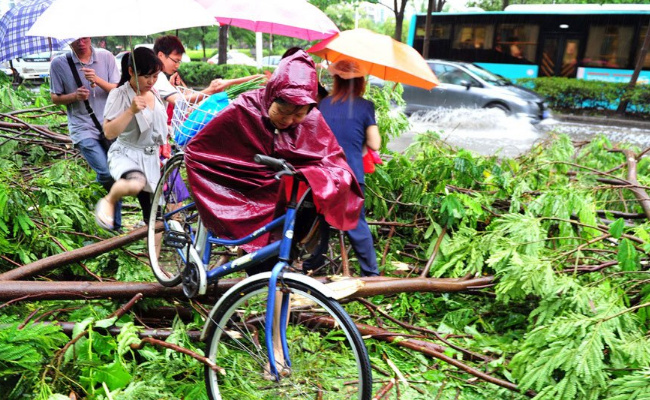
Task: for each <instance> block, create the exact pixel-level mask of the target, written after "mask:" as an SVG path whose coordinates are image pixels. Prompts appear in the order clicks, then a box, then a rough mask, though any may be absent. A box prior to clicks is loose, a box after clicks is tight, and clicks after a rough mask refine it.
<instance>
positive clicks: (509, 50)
mask: <svg viewBox="0 0 650 400" xmlns="http://www.w3.org/2000/svg"><path fill="white" fill-rule="evenodd" d="M538 36H539V25H521V24H500V25H499V26H498V27H497V40H496V45H495V46H494V49H495V50H496V51H498V52H501V53H503V54H504V55H505V58H506V59H508V58H512V59H520V60H526V61H529V62H532V61H534V60H535V53H536V52H537V37H538Z"/></svg>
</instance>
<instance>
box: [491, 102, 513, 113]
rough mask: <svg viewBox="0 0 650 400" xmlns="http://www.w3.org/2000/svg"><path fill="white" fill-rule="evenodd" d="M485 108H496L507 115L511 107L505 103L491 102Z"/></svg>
mask: <svg viewBox="0 0 650 400" xmlns="http://www.w3.org/2000/svg"><path fill="white" fill-rule="evenodd" d="M485 108H494V109H497V110H501V111H503V113H504V114H505V115H510V109H509V108H508V106H506V105H505V104H503V103H490V104H488V105H487V106H485Z"/></svg>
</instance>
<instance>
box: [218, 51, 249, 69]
mask: <svg viewBox="0 0 650 400" xmlns="http://www.w3.org/2000/svg"><path fill="white" fill-rule="evenodd" d="M218 63H219V54H215V55H213V56H212V57H210V58H209V59H208V64H218ZM226 64H239V65H248V66H250V67H257V62H256V61H255V60H254V59H253V57H250V56H247V55H246V54H244V53H240V52H238V51H235V50H230V51H229V52H228V55H227V61H226Z"/></svg>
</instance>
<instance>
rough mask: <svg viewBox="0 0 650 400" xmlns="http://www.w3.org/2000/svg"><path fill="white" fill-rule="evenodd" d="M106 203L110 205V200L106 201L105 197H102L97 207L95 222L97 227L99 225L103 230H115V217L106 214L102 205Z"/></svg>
mask: <svg viewBox="0 0 650 400" xmlns="http://www.w3.org/2000/svg"><path fill="white" fill-rule="evenodd" d="M104 202H106V203H108V200H106V199H105V198H104V197H102V198H101V199H100V200H99V201H98V202H97V205H96V206H95V222H97V225H99V226H100V227H101V228H103V229H106V230H108V231H110V230H113V228H114V225H113V217H112V216H108V215H107V214H106V213H105V212H104V207H102V204H103V203H104Z"/></svg>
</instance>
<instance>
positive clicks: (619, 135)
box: [388, 109, 650, 157]
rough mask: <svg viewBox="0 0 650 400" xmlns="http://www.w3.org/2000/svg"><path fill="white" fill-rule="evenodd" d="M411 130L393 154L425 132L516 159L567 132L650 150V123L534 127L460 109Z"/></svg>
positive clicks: (554, 121)
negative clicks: (601, 136) (550, 136)
mask: <svg viewBox="0 0 650 400" xmlns="http://www.w3.org/2000/svg"><path fill="white" fill-rule="evenodd" d="M410 122H411V130H410V131H409V132H407V133H405V134H404V135H402V136H401V137H399V138H397V139H394V140H393V141H391V143H389V144H388V148H389V149H391V150H393V151H403V150H404V149H405V148H406V147H407V146H408V145H409V144H410V143H411V141H412V140H413V138H414V137H415V136H416V135H417V134H418V133H422V132H426V131H428V130H431V131H436V132H438V133H439V134H440V136H441V138H443V139H444V140H445V141H446V142H447V143H449V144H451V145H453V146H455V147H462V148H466V149H469V150H472V151H475V152H477V153H479V154H484V155H493V154H500V155H502V156H504V157H515V156H517V155H519V154H522V153H525V152H526V151H528V150H529V149H530V148H531V147H532V146H533V145H534V144H535V143H538V142H541V141H544V140H546V139H547V138H548V137H549V135H550V134H552V133H564V134H567V135H569V136H570V137H571V138H572V139H575V140H590V139H592V138H593V137H595V136H597V135H600V134H604V135H605V136H607V137H608V138H609V139H610V140H611V141H612V142H614V143H618V142H627V143H631V144H634V145H636V146H638V147H640V148H643V149H644V148H647V147H650V124H646V125H645V126H643V127H639V126H638V125H639V124H634V125H627V124H621V125H625V126H611V125H604V124H600V123H599V122H600V121H598V120H596V119H592V120H589V121H587V122H585V121H583V120H581V121H573V122H572V121H569V120H565V119H564V118H563V117H561V116H558V117H557V118H551V119H548V120H545V121H544V122H542V123H541V124H537V125H532V124H530V123H529V122H528V121H527V120H519V119H516V118H514V117H508V116H505V115H504V114H503V113H502V112H500V111H498V110H488V109H479V110H477V109H457V110H442V111H432V112H429V113H427V114H424V115H413V116H411V118H410Z"/></svg>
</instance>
